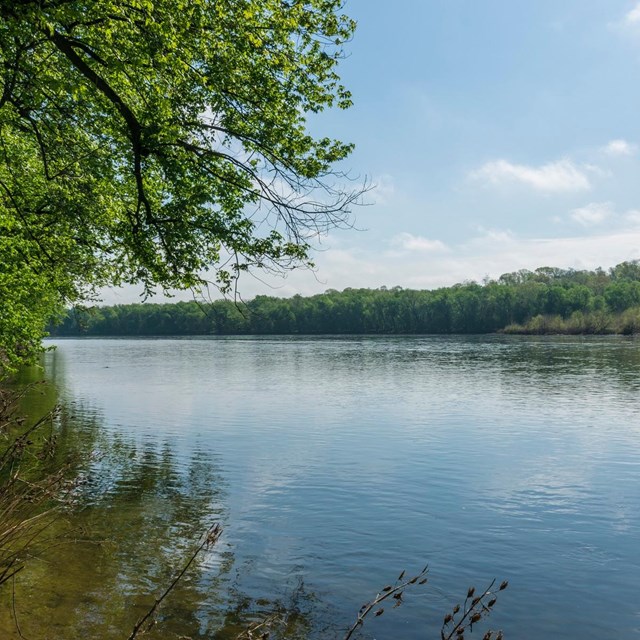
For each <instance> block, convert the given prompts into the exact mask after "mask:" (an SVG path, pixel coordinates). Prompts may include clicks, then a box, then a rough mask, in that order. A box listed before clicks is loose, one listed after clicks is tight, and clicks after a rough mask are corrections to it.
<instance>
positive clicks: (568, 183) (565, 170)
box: [470, 158, 591, 193]
mask: <svg viewBox="0 0 640 640" xmlns="http://www.w3.org/2000/svg"><path fill="white" fill-rule="evenodd" d="M470 175H471V177H472V178H473V179H476V180H481V181H483V182H486V183H488V184H491V185H502V184H510V183H516V184H518V183H519V184H523V185H526V186H528V187H531V188H533V189H535V190H537V191H544V192H549V193H551V192H567V191H586V190H588V189H590V188H591V184H590V182H589V178H588V177H587V176H586V174H585V173H584V172H583V171H581V170H580V169H579V168H578V167H577V166H576V165H575V164H574V163H573V162H571V160H568V159H566V158H565V159H562V160H558V161H556V162H550V163H548V164H544V165H541V166H539V167H533V166H528V165H524V164H513V163H511V162H509V161H508V160H493V161H491V162H487V163H486V164H484V165H483V166H482V167H480V168H479V169H476V170H475V171H473V172H471V174H470Z"/></svg>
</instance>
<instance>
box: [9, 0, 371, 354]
mask: <svg viewBox="0 0 640 640" xmlns="http://www.w3.org/2000/svg"><path fill="white" fill-rule="evenodd" d="M0 20H1V23H0V62H1V69H2V70H1V71H0V73H1V74H2V75H1V77H2V87H1V92H0V236H1V240H0V269H1V272H2V279H0V286H1V289H0V304H2V312H1V313H0V336H1V343H0V350H1V351H2V352H3V353H4V357H5V359H8V361H9V362H15V361H16V358H17V359H18V360H19V359H20V358H21V357H23V356H24V355H25V354H33V352H34V350H35V348H36V346H37V344H38V341H39V338H40V336H41V335H42V331H43V327H44V325H45V322H46V320H47V316H49V315H51V313H52V312H53V311H54V309H55V308H56V307H57V306H58V307H59V306H60V305H61V304H62V303H68V302H71V301H76V300H81V299H83V297H86V296H88V295H90V294H91V293H92V292H93V291H95V289H96V288H97V287H100V286H103V285H105V284H113V285H120V284H123V283H134V282H138V283H142V285H143V287H144V290H145V292H147V293H150V292H152V291H153V290H154V289H155V287H160V288H162V289H165V290H166V289H169V288H182V289H184V288H192V287H199V286H202V285H203V284H205V279H204V276H203V273H205V272H206V270H211V271H212V273H213V274H214V275H213V276H211V278H212V280H213V282H214V283H215V284H216V285H217V286H219V287H220V288H221V289H223V290H224V291H228V290H230V289H231V288H232V287H233V284H234V281H235V279H236V278H237V276H238V275H239V274H240V273H241V272H243V271H245V270H247V269H250V268H252V267H258V268H267V269H276V270H280V269H286V268H290V267H293V266H296V265H300V264H309V250H310V242H311V241H312V238H313V237H314V236H315V234H317V233H318V232H323V231H326V230H327V229H328V228H330V227H332V226H335V225H342V224H346V223H348V220H349V210H350V206H351V205H352V204H353V203H354V202H355V201H356V200H357V199H358V198H359V196H360V195H361V193H362V190H358V189H356V190H349V189H347V188H345V187H344V184H345V179H346V176H345V175H344V174H342V173H340V172H339V171H338V170H337V169H336V168H335V167H336V163H339V161H341V160H342V159H344V158H345V157H346V156H347V155H348V154H349V152H350V151H351V149H352V146H351V145H350V144H345V143H342V142H339V141H335V140H331V139H329V138H325V137H314V136H312V135H310V133H309V132H308V126H307V116H308V114H316V113H318V112H320V111H322V110H323V109H325V108H328V107H332V106H337V107H339V108H347V107H349V106H350V104H351V99H350V94H349V92H348V91H347V90H346V89H345V88H344V87H343V86H342V85H341V84H340V80H339V78H338V76H337V73H336V65H337V63H338V61H339V59H340V58H341V56H342V54H343V45H344V43H345V42H346V41H348V40H349V39H350V37H351V36H352V33H353V30H354V27H355V24H354V22H353V21H352V20H351V19H349V18H348V17H346V16H344V15H341V0H128V1H127V2H121V1H120V0H95V1H94V2H87V1H86V0H22V1H21V2H14V1H13V0H0ZM6 274H9V276H6ZM16 279H17V281H16V282H14V280H16ZM34 295H35V296H36V297H38V299H39V301H40V302H39V304H38V305H36V306H34V305H33V301H32V298H33V296H34ZM18 316H20V317H21V319H20V321H19V322H20V323H26V324H25V326H27V325H28V331H27V335H24V336H23V335H17V334H16V333H15V332H14V330H13V326H14V325H15V324H16V318H18Z"/></svg>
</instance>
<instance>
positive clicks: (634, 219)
mask: <svg viewBox="0 0 640 640" xmlns="http://www.w3.org/2000/svg"><path fill="white" fill-rule="evenodd" d="M624 218H625V220H626V221H627V222H630V223H631V224H633V225H640V210H639V209H629V211H627V212H626V213H625V214H624Z"/></svg>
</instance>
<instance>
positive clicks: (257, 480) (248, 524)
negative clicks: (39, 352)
mask: <svg viewBox="0 0 640 640" xmlns="http://www.w3.org/2000/svg"><path fill="white" fill-rule="evenodd" d="M58 345H59V347H58V349H57V351H55V352H53V353H50V354H48V355H47V359H46V372H47V374H46V375H47V378H48V379H49V380H50V381H51V385H52V386H51V387H50V389H52V388H54V386H55V388H56V389H57V391H58V393H59V396H60V399H61V402H62V405H63V416H62V418H61V420H60V421H59V424H58V429H59V443H60V447H59V451H58V456H59V459H62V458H64V459H69V460H71V464H72V472H73V474H75V475H76V476H77V477H79V478H81V479H82V483H81V485H80V487H79V489H78V495H77V505H78V507H79V509H78V512H77V513H75V514H73V515H69V516H68V517H67V521H68V526H69V527H71V528H72V529H73V530H74V532H75V533H74V537H75V539H76V542H74V543H73V544H66V545H62V546H58V547H56V548H55V549H52V550H51V552H50V553H47V554H46V557H43V558H41V559H39V560H36V561H34V562H32V563H31V564H30V566H29V571H28V572H25V574H24V575H23V576H22V578H21V580H20V581H19V584H18V585H17V593H16V605H17V609H18V615H19V616H20V621H21V626H22V630H23V632H24V633H25V635H26V636H27V637H29V638H30V639H31V640H34V639H36V638H47V637H48V638H76V637H83V636H84V637H88V638H94V637H95V638H105V639H109V638H123V637H126V635H127V634H128V632H129V629H130V628H131V626H132V624H133V623H134V622H135V620H136V619H137V617H138V616H139V615H140V614H141V613H143V612H144V611H145V610H146V609H147V608H148V607H149V606H150V604H151V602H152V600H153V595H156V594H157V593H158V592H159V591H160V590H161V589H162V588H163V587H164V586H166V585H167V584H168V582H169V581H170V579H171V577H172V575H173V573H174V571H175V569H176V568H177V567H179V566H180V565H181V563H182V562H183V561H184V559H185V558H186V557H187V556H188V554H189V551H190V549H191V548H192V547H193V544H194V542H195V541H196V540H197V538H198V535H199V533H200V532H202V531H204V530H205V529H206V528H207V526H208V525H209V524H210V523H211V522H212V521H216V520H219V521H221V522H222V524H223V526H224V527H225V533H224V537H223V540H222V541H221V543H220V544H219V545H218V546H217V547H216V548H215V549H213V550H212V551H211V552H210V553H209V554H208V555H206V556H203V557H202V558H201V559H200V561H199V564H198V566H197V567H196V570H195V571H193V572H191V573H190V574H189V577H188V578H187V579H185V580H184V581H183V582H182V583H181V584H180V586H179V588H178V590H177V591H176V592H175V593H174V594H173V595H172V597H171V598H170V600H169V601H168V603H167V605H166V606H165V607H164V608H163V614H162V616H163V619H162V621H161V624H160V625H159V626H158V627H157V628H156V629H155V630H154V632H153V634H154V635H153V637H156V638H176V637H180V636H181V635H182V636H187V637H192V638H213V637H219V638H223V637H234V634H235V633H236V632H237V630H238V629H239V628H240V627H242V626H243V625H244V624H246V622H247V620H251V619H256V617H257V616H259V615H260V613H261V612H266V611H272V612H275V613H276V614H278V615H280V616H281V618H284V617H286V616H287V615H288V616H289V620H288V622H287V623H288V624H289V625H290V627H291V629H292V631H293V634H292V635H294V636H299V637H303V636H304V637H307V636H308V637H316V638H327V637H335V634H336V633H337V630H339V629H340V628H346V627H347V626H348V625H349V624H350V623H351V621H352V620H353V618H354V616H355V613H356V612H357V610H358V609H359V607H360V605H361V604H362V603H363V602H364V601H365V600H367V599H368V598H369V597H371V596H372V595H373V594H374V593H375V591H376V590H377V589H378V588H379V587H381V586H382V585H383V584H384V583H386V582H388V581H389V580H393V578H394V577H395V576H396V575H397V573H398V572H399V570H400V569H402V568H405V567H406V568H407V569H408V570H409V571H411V570H414V569H415V570H419V569H420V568H421V567H422V566H423V564H424V562H425V561H429V562H430V565H431V576H432V578H431V580H430V585H431V586H430V587H429V588H428V589H426V590H422V591H416V592H415V593H413V594H409V595H408V597H407V602H406V604H405V605H404V606H403V607H402V608H401V609H399V610H397V611H396V612H393V613H392V614H389V615H385V616H382V617H381V618H379V619H376V620H375V621H373V622H371V623H369V624H368V625H367V626H368V627H369V628H367V627H365V635H366V634H367V633H369V634H370V637H373V636H375V637H379V638H382V637H387V638H400V637H401V638H406V639H408V640H412V639H414V638H415V639H416V640H417V639H418V638H421V639H423V638H429V637H433V638H435V637H438V635H439V623H440V621H441V618H442V615H441V614H442V612H444V611H446V610H448V608H449V607H450V605H451V604H452V603H453V602H455V601H457V600H458V598H459V596H460V595H461V594H462V593H463V592H464V591H466V588H467V587H468V586H469V585H470V584H476V585H477V586H482V585H483V584H484V583H485V582H488V581H489V580H490V579H491V578H492V577H494V576H497V577H498V578H500V579H502V578H508V579H509V580H510V584H511V587H510V589H509V590H508V591H507V592H505V594H504V596H503V597H502V599H501V602H500V604H499V609H498V610H497V611H496V612H495V613H494V615H493V620H492V626H494V627H496V628H499V627H502V628H504V630H505V632H506V633H507V637H512V638H519V639H521V638H536V639H538V638H541V637H554V638H567V639H576V640H577V639H580V640H583V639H585V638H594V639H595V638H598V639H600V638H602V637H607V638H623V637H624V638H628V637H640V605H639V604H638V603H639V602H640V599H639V598H637V595H636V593H637V588H638V579H637V576H638V575H639V572H640V544H639V543H638V541H639V540H640V483H638V477H639V472H640V449H639V447H638V437H639V436H640V396H639V394H638V391H639V389H640V375H639V374H640V348H639V343H638V342H636V341H634V340H633V339H624V338H593V339H584V338H573V337H572V338H523V337H489V338H487V337H482V338H474V337H462V338H459V337H450V338H442V337H410V338H398V337H394V338H366V337H364V338H353V337H349V338H329V339H324V338H313V339H308V338H261V339H250V338H239V339H181V340H143V339H139V340H61V341H59V342H58ZM48 401H49V402H51V398H49V399H48ZM34 402H35V400H34ZM150 594H153V595H152V596H150ZM5 597H6V594H5ZM611 612H615V614H614V617H613V619H612V613H611ZM293 614H295V615H293ZM9 618H10V616H9V611H8V607H3V610H2V611H0V637H2V638H5V637H8V638H12V637H17V635H16V634H15V631H14V628H13V626H12V624H11V621H10V619H9ZM12 634H13V635H12Z"/></svg>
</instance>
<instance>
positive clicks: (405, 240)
mask: <svg viewBox="0 0 640 640" xmlns="http://www.w3.org/2000/svg"><path fill="white" fill-rule="evenodd" d="M391 246H392V247H395V248H398V249H402V250H404V251H420V252H429V253H430V252H434V251H440V252H442V251H447V250H448V248H447V245H445V244H444V242H441V241H440V240H429V239H428V238H423V237H422V236H414V235H412V234H411V233H406V232H403V233H399V234H398V235H397V236H394V237H393V238H391Z"/></svg>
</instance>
